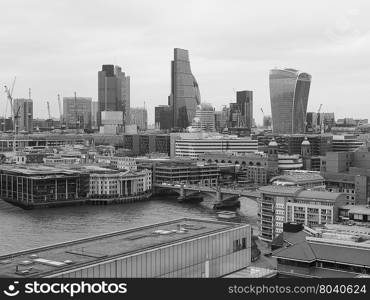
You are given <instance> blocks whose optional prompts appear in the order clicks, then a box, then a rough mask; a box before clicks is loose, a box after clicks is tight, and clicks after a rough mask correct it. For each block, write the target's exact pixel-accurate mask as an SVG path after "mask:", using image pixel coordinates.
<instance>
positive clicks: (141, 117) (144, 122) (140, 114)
mask: <svg viewBox="0 0 370 300" xmlns="http://www.w3.org/2000/svg"><path fill="white" fill-rule="evenodd" d="M130 122H131V124H134V125H137V127H138V128H139V130H142V131H145V130H147V129H148V112H147V110H146V108H145V107H132V108H131V109H130Z"/></svg>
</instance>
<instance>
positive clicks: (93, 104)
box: [91, 101, 99, 129]
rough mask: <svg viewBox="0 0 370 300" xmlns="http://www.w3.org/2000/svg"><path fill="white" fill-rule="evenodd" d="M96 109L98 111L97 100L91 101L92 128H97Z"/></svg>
mask: <svg viewBox="0 0 370 300" xmlns="http://www.w3.org/2000/svg"><path fill="white" fill-rule="evenodd" d="M98 111H99V102H97V101H92V102H91V127H92V129H98V128H99V127H98Z"/></svg>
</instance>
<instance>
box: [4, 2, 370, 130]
mask: <svg viewBox="0 0 370 300" xmlns="http://www.w3.org/2000/svg"><path fill="white" fill-rule="evenodd" d="M316 2H317V3H316ZM369 18H370V1H367V0H364V1H356V0H351V1H349V0H348V1H338V0H337V1H330V0H321V1H296V0H295V1H294V0H292V1H290V0H289V1H288V0H279V1H273V0H270V1H266V0H259V1H252V0H251V1H250V0H232V1H231V0H219V1H218V0H209V1H208V0H195V1H191V0H190V1H189V0H187V1H184V0H181V1H177V0H156V1H154V0H152V1H144V0H135V1H133V0H132V1H128V0H104V1H103V0H94V1H92V0H88V1H87V0H86V1H82V0H58V1H57V0H54V1H51V0H2V1H1V17H0V84H1V85H2V86H3V85H5V84H7V85H10V84H11V82H12V81H13V78H14V76H17V82H16V85H15V89H14V97H20V98H21V97H28V89H29V88H31V89H32V98H33V100H34V115H35V117H46V116H47V108H46V101H50V103H51V113H52V115H53V116H55V117H57V116H58V104H57V94H58V93H60V94H61V95H62V96H72V95H73V92H74V91H76V92H77V95H78V96H90V97H92V98H93V100H97V72H98V71H99V69H100V68H101V65H102V64H117V65H120V66H122V68H123V70H124V71H125V72H126V73H127V74H128V75H130V76H131V106H133V107H137V106H143V104H144V101H145V102H146V104H147V108H148V112H149V122H150V123H151V122H153V119H154V116H153V115H154V106H156V105H158V104H166V103H167V96H168V94H169V92H170V61H171V59H172V56H173V48H175V47H179V48H184V49H188V50H189V51H190V60H191V67H192V71H193V73H194V75H195V77H196V78H197V81H198V83H199V86H200V91H201V96H202V101H203V102H210V103H212V104H213V105H214V106H215V107H216V108H220V107H221V106H222V105H225V104H228V103H229V102H231V101H235V91H236V90H243V89H247V90H253V91H254V113H255V118H256V121H257V122H258V123H260V122H261V119H262V113H261V111H260V108H261V107H262V108H263V110H264V111H265V113H269V112H270V102H269V86H268V72H269V69H271V68H274V67H291V68H297V69H299V70H302V71H305V72H308V73H310V74H311V75H312V85H311V91H310V98H309V104H308V106H309V107H308V110H312V111H316V110H317V109H318V107H319V105H320V103H322V104H323V108H322V111H328V112H332V111H334V112H335V113H336V117H339V118H340V117H344V116H348V117H363V118H368V117H370V114H369V113H370V101H369V100H370V32H369V29H370V28H369V27H370V22H369ZM1 89H2V88H1ZM5 108H6V97H5V93H3V89H2V90H1V93H0V112H1V115H3V114H4V111H5ZM8 112H9V107H8Z"/></svg>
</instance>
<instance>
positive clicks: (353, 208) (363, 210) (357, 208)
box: [340, 204, 370, 216]
mask: <svg viewBox="0 0 370 300" xmlns="http://www.w3.org/2000/svg"><path fill="white" fill-rule="evenodd" d="M340 208H341V209H345V210H348V212H349V213H353V214H360V215H369V216H370V206H369V205H350V204H348V205H344V206H342V207H340Z"/></svg>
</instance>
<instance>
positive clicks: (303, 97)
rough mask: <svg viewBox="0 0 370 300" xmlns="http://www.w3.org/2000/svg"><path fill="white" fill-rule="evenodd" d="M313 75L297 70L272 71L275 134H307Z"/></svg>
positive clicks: (271, 86)
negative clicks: (309, 96) (306, 122)
mask: <svg viewBox="0 0 370 300" xmlns="http://www.w3.org/2000/svg"><path fill="white" fill-rule="evenodd" d="M310 85H311V75H310V74H307V73H303V72H300V71H298V70H295V69H273V70H271V71H270V98H271V113H272V128H273V133H274V134H295V133H305V130H306V126H305V121H306V112H307V103H308V95H309V91H310Z"/></svg>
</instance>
